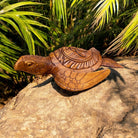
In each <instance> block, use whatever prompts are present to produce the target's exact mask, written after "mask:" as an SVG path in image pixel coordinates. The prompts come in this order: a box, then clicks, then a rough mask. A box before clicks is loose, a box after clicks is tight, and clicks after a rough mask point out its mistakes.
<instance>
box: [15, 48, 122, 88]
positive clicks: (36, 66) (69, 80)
mask: <svg viewBox="0 0 138 138" xmlns="http://www.w3.org/2000/svg"><path fill="white" fill-rule="evenodd" d="M101 65H104V66H110V67H122V66H121V65H119V64H118V63H116V62H115V61H113V60H111V59H102V57H101V55H100V52H99V51H98V50H96V49H95V48H91V49H89V50H84V49H81V48H76V47H62V48H59V49H57V50H56V51H54V52H52V53H50V55H49V56H47V57H41V56H31V55H25V56H22V57H20V58H19V60H18V61H17V62H16V64H15V66H14V69H15V70H18V71H25V72H28V73H30V74H35V75H46V74H52V75H53V77H54V80H55V82H56V83H57V84H58V85H59V86H60V87H61V88H63V89H66V90H69V91H82V90H85V89H88V88H91V87H93V86H95V85H96V84H98V83H99V82H101V81H102V80H104V79H105V78H106V77H107V76H108V75H109V74H110V70H109V69H104V70H100V71H96V72H95V70H97V69H98V68H99V67H100V66H101Z"/></svg>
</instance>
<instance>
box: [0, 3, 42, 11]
mask: <svg viewBox="0 0 138 138" xmlns="http://www.w3.org/2000/svg"><path fill="white" fill-rule="evenodd" d="M4 2H5V1H3V3H4ZM38 4H42V3H38V2H31V1H24V2H18V3H15V4H10V5H8V6H6V7H4V8H3V9H2V10H0V14H3V13H6V12H9V11H11V10H13V9H16V8H18V7H21V6H26V5H38Z"/></svg>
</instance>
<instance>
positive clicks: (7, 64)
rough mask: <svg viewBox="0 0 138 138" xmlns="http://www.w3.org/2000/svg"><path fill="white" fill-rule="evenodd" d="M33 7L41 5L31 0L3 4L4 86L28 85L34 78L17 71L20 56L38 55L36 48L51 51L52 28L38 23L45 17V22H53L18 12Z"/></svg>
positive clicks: (0, 72)
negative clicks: (50, 35)
mask: <svg viewBox="0 0 138 138" xmlns="http://www.w3.org/2000/svg"><path fill="white" fill-rule="evenodd" d="M30 5H31V6H33V5H41V3H38V2H31V1H27V2H18V3H13V4H9V1H8V0H2V1H1V2H0V80H1V81H2V83H1V85H3V86H5V82H6V81H7V83H8V84H9V82H10V83H12V84H13V85H14V84H17V83H20V82H22V81H23V80H24V81H25V82H26V83H27V81H28V78H30V77H27V76H26V75H25V74H24V73H18V72H16V71H15V70H14V69H13V66H14V63H15V61H16V60H17V59H18V58H19V56H20V55H22V54H33V55H35V53H36V52H37V51H36V46H40V47H41V48H43V49H46V50H48V49H49V48H50V46H49V45H48V43H47V39H48V34H47V33H48V32H49V30H50V28H49V27H48V26H47V25H44V24H42V23H41V22H39V21H37V19H38V18H41V20H42V21H43V22H49V21H48V20H49V19H48V18H46V17H44V16H43V15H42V14H40V13H36V12H31V11H21V10H18V9H19V8H20V7H21V6H30ZM41 28H43V30H42V29H41ZM21 74H22V75H21ZM2 78H3V79H2ZM21 80H22V81H21Z"/></svg>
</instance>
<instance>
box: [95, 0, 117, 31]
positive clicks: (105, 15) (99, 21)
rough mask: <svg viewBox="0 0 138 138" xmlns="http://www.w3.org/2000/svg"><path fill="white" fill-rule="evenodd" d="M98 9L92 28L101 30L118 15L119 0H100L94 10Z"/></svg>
mask: <svg viewBox="0 0 138 138" xmlns="http://www.w3.org/2000/svg"><path fill="white" fill-rule="evenodd" d="M95 9H96V13H95V15H94V21H93V23H92V28H94V27H95V26H96V29H95V31H96V30H97V29H101V28H102V27H103V26H104V24H105V23H108V22H109V21H110V20H111V18H112V16H113V15H114V14H118V11H119V0H100V1H99V2H98V3H97V4H96V6H95V7H94V8H93V10H95Z"/></svg>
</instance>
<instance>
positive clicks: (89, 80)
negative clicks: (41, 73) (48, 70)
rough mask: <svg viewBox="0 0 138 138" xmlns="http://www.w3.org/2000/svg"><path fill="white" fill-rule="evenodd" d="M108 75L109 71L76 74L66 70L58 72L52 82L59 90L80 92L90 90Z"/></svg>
mask: <svg viewBox="0 0 138 138" xmlns="http://www.w3.org/2000/svg"><path fill="white" fill-rule="evenodd" d="M109 74H110V70H109V69H105V70H100V71H96V72H78V71H71V70H67V71H64V72H62V71H61V72H58V73H57V74H56V75H55V77H54V80H55V82H56V83H57V85H59V86H60V87H61V88H63V89H66V90H69V91H82V90H85V89H88V88H91V87H93V86H95V85H96V84H98V83H99V82H101V81H102V80H104V79H105V78H106V77H107V76H108V75H109Z"/></svg>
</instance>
